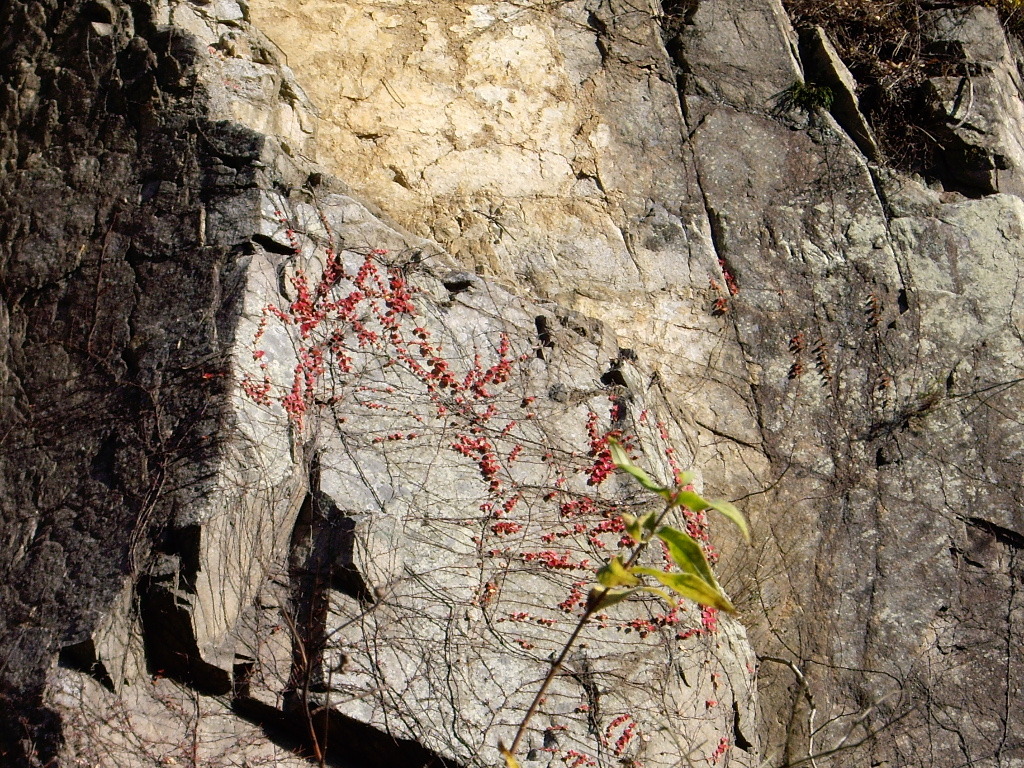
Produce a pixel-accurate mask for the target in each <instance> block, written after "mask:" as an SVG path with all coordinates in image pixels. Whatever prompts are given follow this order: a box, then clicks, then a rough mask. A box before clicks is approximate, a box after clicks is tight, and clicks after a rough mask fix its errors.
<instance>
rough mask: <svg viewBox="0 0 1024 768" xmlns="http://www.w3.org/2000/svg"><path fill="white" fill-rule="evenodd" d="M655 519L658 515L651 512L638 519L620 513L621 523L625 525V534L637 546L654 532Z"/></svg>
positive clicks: (627, 513)
mask: <svg viewBox="0 0 1024 768" xmlns="http://www.w3.org/2000/svg"><path fill="white" fill-rule="evenodd" d="M657 519H658V513H657V512H655V511H653V510H652V511H650V512H648V513H647V514H645V515H644V516H643V517H639V518H638V517H636V516H635V515H631V514H629V512H623V513H622V522H623V523H625V528H626V533H627V534H628V535H629V537H630V538H631V539H633V541H634V542H636V543H637V544H639V543H640V542H641V541H643V540H644V539H646V538H647V535H649V534H651V533H653V532H654V524H655V522H656V521H657ZM645 534H647V535H645Z"/></svg>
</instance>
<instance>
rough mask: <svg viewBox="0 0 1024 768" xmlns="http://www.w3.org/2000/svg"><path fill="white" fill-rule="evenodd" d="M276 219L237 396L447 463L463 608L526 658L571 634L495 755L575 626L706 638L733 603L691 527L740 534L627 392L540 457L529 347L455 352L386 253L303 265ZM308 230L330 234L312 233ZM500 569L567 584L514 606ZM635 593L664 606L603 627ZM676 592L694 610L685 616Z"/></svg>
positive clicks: (542, 442)
mask: <svg viewBox="0 0 1024 768" xmlns="http://www.w3.org/2000/svg"><path fill="white" fill-rule="evenodd" d="M276 215H277V216H278V217H279V220H280V222H281V226H282V229H283V231H284V233H285V237H286V239H287V242H288V243H289V244H290V248H291V251H292V259H291V260H290V261H289V262H288V263H287V264H286V265H284V267H283V268H284V269H285V270H286V271H287V278H286V281H285V284H286V286H287V288H288V291H287V294H288V295H287V298H286V299H285V301H283V302H278V303H271V304H268V305H266V306H265V307H264V308H263V310H262V312H261V315H260V317H259V319H258V323H257V327H256V331H255V333H254V335H253V338H252V346H251V354H252V360H253V367H252V370H251V371H250V372H249V373H247V374H245V375H244V377H243V379H242V382H241V386H242V388H243V390H244V392H245V393H246V395H247V396H248V398H249V399H250V400H251V401H253V402H254V403H257V404H259V405H260V406H263V407H267V408H280V409H281V411H283V413H284V414H285V415H286V416H287V419H288V422H289V423H290V424H291V427H292V429H293V431H294V433H295V434H296V436H297V438H298V439H300V440H308V439H310V436H311V435H313V434H314V433H315V432H316V430H317V429H318V428H319V426H320V425H322V424H325V423H326V424H331V425H333V427H334V428H336V429H341V430H345V429H348V428H350V427H351V428H352V430H353V431H355V432H358V433H359V434H360V435H361V436H362V439H363V440H364V441H365V442H367V443H368V444H369V445H371V446H376V447H377V449H378V450H382V451H387V450H391V447H394V448H402V449H403V450H409V449H414V448H415V447H417V446H419V447H420V448H421V449H422V450H423V452H424V453H427V452H430V453H434V452H437V451H442V452H446V453H447V454H448V456H449V460H450V462H451V463H454V464H457V465H459V466H461V467H462V468H463V472H465V473H466V475H467V476H469V477H473V478H475V482H476V483H477V484H478V485H479V487H480V488H481V492H480V493H479V495H478V496H477V498H476V500H475V501H474V502H473V506H472V507H467V506H466V505H465V504H464V503H460V504H452V505H451V507H450V508H447V509H445V514H446V515H447V516H449V517H450V519H451V520H453V521H455V522H457V523H459V524H461V525H463V526H464V527H465V528H466V529H467V530H469V531H471V532H472V534H473V535H472V542H473V544H474V545H475V547H476V550H477V555H478V584H479V586H478V588H477V589H476V590H475V594H474V596H473V598H472V600H471V604H472V605H473V606H474V607H476V608H478V609H480V610H483V611H485V613H486V615H487V616H488V617H489V621H491V622H492V624H493V626H494V627H496V628H499V631H500V632H501V633H502V634H503V635H504V637H505V638H506V640H507V641H508V642H509V643H511V644H512V645H513V646H514V647H516V648H518V649H519V651H521V652H524V653H529V652H532V651H534V649H535V648H536V644H537V642H538V641H539V636H538V632H540V633H541V634H543V633H544V632H546V631H550V630H551V629H552V628H555V627H557V626H559V625H562V624H564V625H565V627H566V628H565V630H564V631H565V632H567V633H568V636H569V639H568V641H567V642H566V644H565V645H564V646H563V649H562V652H561V656H560V657H559V659H558V660H557V661H556V662H555V663H553V664H552V665H551V666H550V669H549V673H548V675H547V677H546V679H545V681H544V683H543V685H542V686H541V688H540V690H539V691H538V692H537V694H536V697H535V699H534V701H533V703H532V704H531V706H530V708H529V709H528V711H527V714H526V716H525V717H524V719H523V721H522V723H521V724H520V726H519V729H518V731H517V733H516V735H515V737H514V742H513V744H512V747H511V748H510V749H509V750H506V752H505V754H506V757H507V759H508V760H509V761H511V762H514V760H515V757H514V754H515V752H516V750H517V748H518V747H519V745H520V742H521V741H522V739H523V736H524V735H525V733H526V731H527V729H528V726H529V724H530V721H531V718H532V716H533V714H534V713H535V712H536V711H537V708H538V707H539V706H540V704H541V702H542V700H543V698H544V693H545V691H546V689H547V687H548V686H549V685H550V683H551V682H552V680H553V679H554V676H555V675H556V674H557V672H558V670H559V668H560V666H561V663H562V661H563V660H564V658H565V656H566V654H567V653H568V652H569V651H570V649H571V648H572V647H573V644H574V643H575V641H576V639H577V638H578V636H579V634H580V631H581V630H582V629H583V627H584V626H586V625H588V624H591V623H592V624H593V625H594V626H596V627H598V628H599V629H602V630H607V631H611V632H617V633H624V634H632V633H635V634H636V636H637V637H638V638H640V639H643V638H646V637H647V636H648V635H650V634H652V633H656V632H659V631H663V630H671V631H673V636H674V638H675V640H676V641H677V642H682V641H686V640H689V639H691V638H694V637H696V636H699V635H701V634H711V633H714V632H715V631H717V627H718V618H717V612H718V611H720V610H725V611H732V610H733V608H732V604H731V602H730V601H729V599H728V598H727V597H726V596H725V594H724V592H723V591H722V589H721V587H720V586H719V585H718V582H717V581H716V579H715V577H714V575H713V572H712V570H711V566H712V564H713V562H714V561H715V559H716V557H717V556H716V554H715V552H714V549H713V548H712V547H711V545H710V542H709V541H708V535H707V520H706V517H705V515H706V512H707V511H708V510H710V509H716V510H718V511H719V512H722V513H723V514H725V515H726V516H727V517H729V518H730V519H732V520H733V521H734V522H735V523H736V524H737V525H739V526H740V528H741V530H742V531H743V532H744V534H745V533H746V527H745V522H744V520H743V518H742V516H741V515H740V514H739V512H738V511H737V510H735V508H734V507H732V506H731V505H730V504H728V503H727V502H708V501H705V500H704V499H703V498H702V497H700V496H699V495H698V494H697V493H696V492H695V491H694V489H693V486H692V481H693V476H692V475H689V474H688V473H685V472H683V471H682V468H681V467H680V466H679V465H678V461H677V458H676V455H675V451H674V449H673V448H672V447H671V446H670V445H669V439H668V438H669V433H668V429H667V427H666V425H665V424H664V423H662V422H660V421H658V420H657V419H655V418H654V417H653V416H652V415H651V414H649V413H648V412H646V411H641V412H640V413H639V414H637V415H636V416H635V417H631V416H630V414H629V398H628V396H627V393H625V392H623V391H619V390H616V389H614V388H613V389H609V390H607V391H605V392H604V393H603V394H602V395H601V396H600V397H599V398H598V399H602V398H603V399H604V400H605V402H606V403H607V406H606V409H605V410H604V411H603V412H602V411H601V410H598V409H595V408H594V407H593V406H592V405H590V404H588V405H587V406H586V408H585V413H584V414H582V415H583V416H584V418H583V421H584V433H583V434H582V435H581V438H582V439H581V442H580V444H579V446H578V447H577V446H565V445H559V446H557V447H556V446H555V445H553V444H552V441H551V440H550V439H549V438H548V436H547V433H546V431H545V430H546V426H545V417H544V414H543V413H541V407H540V406H541V404H540V403H538V402H537V398H536V396H535V395H532V394H529V389H528V387H527V386H526V385H525V382H526V381H527V380H528V378H529V369H530V366H531V365H532V364H534V363H535V361H537V359H538V357H541V356H542V355H543V354H544V350H543V349H542V348H541V345H539V344H538V345H537V346H529V347H527V348H524V349H516V348H514V345H513V342H512V339H511V337H510V336H509V335H508V334H507V333H502V332H499V333H497V334H493V335H492V334H475V335H473V336H472V337H471V341H470V344H471V348H470V349H469V350H468V351H467V349H466V347H467V343H466V341H465V340H464V339H463V340H460V339H458V338H456V337H455V335H454V334H452V333H451V331H450V329H448V328H446V327H445V324H444V322H443V318H438V317H432V316H431V315H430V313H425V312H424V311H422V309H421V306H420V305H421V303H422V302H421V301H420V295H421V293H422V292H423V291H424V288H423V287H422V286H420V285H417V283H416V279H415V274H414V273H411V272H410V271H409V270H406V269H403V268H400V267H398V266H397V265H396V264H395V263H394V262H389V254H388V253H387V252H386V251H384V250H369V251H366V252H362V253H357V252H355V251H353V250H346V249H342V248H338V247H336V246H334V245H332V244H327V245H324V246H323V247H322V248H320V249H319V250H318V251H317V256H316V258H315V259H310V258H309V256H308V249H307V251H305V253H306V254H307V255H305V256H304V255H303V254H304V250H303V242H302V239H301V238H300V236H299V234H298V233H296V232H295V231H294V230H293V229H292V228H291V225H290V224H289V221H288V217H287V216H286V215H285V214H284V213H283V212H282V211H278V212H276ZM321 223H322V225H323V227H324V228H325V229H326V230H327V231H328V233H329V232H330V228H329V225H328V223H327V221H326V220H322V222H321ZM303 263H305V264H306V265H307V266H306V268H302V267H301V266H300V265H301V264H303ZM730 291H732V292H735V291H734V290H733V289H732V286H730ZM272 326H275V327H276V328H275V331H278V332H279V331H281V330H284V331H286V332H287V333H288V335H289V336H290V338H291V344H292V346H293V354H294V365H293V367H292V369H291V371H290V373H289V374H288V376H287V379H286V381H285V382H284V383H282V382H281V375H280V371H279V370H277V369H274V367H273V364H274V362H275V361H273V360H272V359H271V358H272V357H273V353H272V352H271V350H270V345H267V344H266V343H265V336H266V334H267V332H268V330H269V329H270V328H271V327H272ZM593 401H594V399H593V398H591V402H593ZM357 423H358V424H357ZM638 428H639V429H642V430H647V431H649V432H651V433H653V434H654V435H655V436H656V438H657V442H658V444H660V445H661V446H662V448H661V450H662V451H663V458H664V460H665V463H666V464H667V467H668V469H669V471H670V472H671V473H672V476H673V478H674V479H673V482H672V483H670V484H668V485H664V486H663V485H661V484H659V483H658V482H656V481H654V480H652V479H651V478H650V477H649V476H648V475H647V474H646V473H645V472H644V471H643V470H641V469H639V468H638V467H636V466H635V465H634V464H633V463H632V459H631V458H630V455H631V453H633V452H634V451H636V450H637V449H638V446H639V439H638V437H637V435H636V434H635V430H636V429H638ZM617 468H618V469H621V470H623V471H625V472H626V473H628V474H629V475H632V477H633V478H634V479H635V481H636V482H637V483H639V484H640V486H641V489H642V490H643V491H646V492H647V493H649V494H651V495H652V498H660V500H661V501H662V506H661V508H660V509H659V510H650V509H648V506H649V504H648V499H646V498H643V497H642V495H638V494H636V493H632V492H630V493H623V488H622V486H621V485H620V484H619V483H618V482H615V483H610V481H611V480H612V479H613V478H614V477H615V475H616V469H617ZM676 516H679V519H680V521H681V525H678V526H676V525H675V517H676ZM538 545H539V546H538ZM512 572H521V573H525V574H533V575H535V576H536V577H541V578H544V579H547V580H551V581H553V582H555V583H560V584H567V587H566V593H565V595H564V598H563V599H562V600H561V601H559V602H557V603H556V604H554V605H549V606H537V607H536V608H533V607H531V608H530V609H529V610H524V608H526V607H527V606H524V605H522V604H521V603H520V602H517V600H516V599H515V598H514V597H510V596H508V595H505V594H503V584H504V581H505V578H506V576H507V575H508V574H509V573H512ZM642 593H645V594H650V595H654V596H656V597H657V598H658V599H659V600H660V601H661V604H662V608H661V609H660V610H653V609H650V608H648V609H647V610H645V611H644V612H643V615H636V612H635V611H634V612H632V615H630V612H625V614H624V615H623V616H621V617H620V618H616V613H617V610H611V609H613V607H614V606H615V605H616V604H617V603H620V602H623V601H624V600H626V599H628V598H631V597H633V596H636V595H639V594H642ZM679 597H683V598H688V599H691V600H694V601H696V602H697V603H698V604H699V605H700V606H702V607H701V609H700V612H699V618H698V620H697V621H696V622H694V621H693V620H692V619H691V618H690V616H689V614H687V613H686V611H685V609H684V607H683V606H682V605H681V604H679V603H678V602H677V598H679ZM645 605H648V606H650V605H651V604H650V603H645ZM581 706H583V707H584V708H583V709H579V708H578V709H577V710H576V713H577V714H579V715H585V716H587V717H588V718H592V717H596V713H594V712H591V711H588V710H589V705H581ZM709 708H710V707H709ZM603 716H604V717H605V722H604V724H603V725H601V726H600V728H599V730H597V731H596V735H597V736H598V737H599V738H598V742H599V744H598V746H599V748H600V750H601V751H603V752H607V753H609V754H611V755H614V756H615V757H616V758H617V759H626V758H627V757H628V758H629V759H630V761H632V762H634V763H636V762H638V761H637V759H636V755H637V754H638V753H639V752H638V751H637V750H639V745H640V744H641V742H642V739H641V738H640V736H642V732H641V724H640V723H639V722H638V721H636V720H635V719H633V717H632V715H630V714H628V713H603ZM560 727H561V726H558V725H551V726H549V727H548V731H551V732H550V733H549V732H548V731H545V737H544V742H545V747H544V749H545V750H548V751H551V752H553V753H554V754H555V755H556V756H557V757H559V758H560V759H561V760H562V761H563V762H564V763H565V764H566V765H567V766H569V767H570V768H581V767H582V766H588V765H595V764H596V761H595V758H594V756H593V755H591V754H590V753H588V752H586V751H584V750H582V749H577V748H575V747H574V746H573V747H570V746H566V747H557V746H550V747H549V746H547V744H548V743H551V744H554V743H556V741H557V739H556V736H557V733H556V732H557V730H558V729H559V728H560ZM552 729H555V730H552ZM592 730H593V729H592Z"/></svg>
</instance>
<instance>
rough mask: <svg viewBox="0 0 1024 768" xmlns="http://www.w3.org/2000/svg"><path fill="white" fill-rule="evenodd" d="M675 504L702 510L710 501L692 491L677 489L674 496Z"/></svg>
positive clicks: (693, 509)
mask: <svg viewBox="0 0 1024 768" xmlns="http://www.w3.org/2000/svg"><path fill="white" fill-rule="evenodd" d="M675 503H676V506H683V507H686V508H687V509H689V510H692V511H694V512H703V511H704V510H705V509H708V508H710V507H711V502H710V501H708V500H707V499H705V498H704V497H703V496H701V495H700V494H698V493H694V492H693V491H679V492H678V493H676V498H675Z"/></svg>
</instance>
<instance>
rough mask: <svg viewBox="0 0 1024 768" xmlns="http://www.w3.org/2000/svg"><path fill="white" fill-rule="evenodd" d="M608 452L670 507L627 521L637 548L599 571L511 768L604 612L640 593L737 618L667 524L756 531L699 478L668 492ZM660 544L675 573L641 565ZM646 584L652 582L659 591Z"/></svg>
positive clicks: (509, 760)
mask: <svg viewBox="0 0 1024 768" xmlns="http://www.w3.org/2000/svg"><path fill="white" fill-rule="evenodd" d="M608 447H609V449H610V451H611V458H612V462H613V463H614V465H615V466H616V467H618V468H619V469H621V470H622V471H624V472H626V473H627V474H629V475H631V476H632V477H633V478H634V479H635V480H636V482H637V483H638V484H639V485H640V487H641V488H643V489H644V490H646V491H649V492H651V493H653V494H655V495H657V496H660V497H661V499H662V500H663V501H664V506H662V507H661V509H655V510H651V511H650V512H647V513H646V514H644V515H642V516H640V517H637V516H635V515H631V514H628V513H627V514H623V515H622V521H623V523H624V526H625V532H626V534H627V535H628V537H629V538H630V539H631V540H632V542H633V549H632V552H631V553H630V555H629V557H628V558H626V559H623V556H622V555H616V556H614V557H613V558H611V559H610V560H609V561H608V562H607V563H605V565H604V566H603V567H602V568H601V569H600V570H598V571H597V584H595V585H594V586H593V587H592V588H591V589H590V593H589V594H588V596H587V602H586V608H585V610H584V612H583V614H582V615H581V616H580V619H579V621H578V622H577V624H576V627H575V629H573V631H572V632H571V633H570V635H569V638H568V639H567V640H566V641H565V644H564V645H563V646H562V649H561V651H560V652H559V653H558V655H557V656H556V657H555V658H554V659H553V660H552V661H551V666H550V668H549V669H548V673H547V675H546V676H545V677H544V680H543V682H542V683H541V685H540V688H539V689H538V691H537V694H536V695H535V696H534V698H533V701H532V702H531V703H530V706H529V707H528V708H527V710H526V714H525V715H524V716H523V719H522V722H520V724H519V727H518V729H517V730H516V734H515V737H514V738H513V740H512V744H511V746H507V747H506V746H505V745H504V744H499V749H500V750H501V753H502V755H503V757H504V759H505V765H506V766H507V768H519V761H518V759H517V758H516V756H515V755H516V752H517V750H518V749H519V746H520V744H521V742H522V740H523V736H524V735H525V734H526V730H527V728H528V726H529V724H530V721H531V720H532V719H533V716H534V715H535V714H536V713H537V709H538V707H539V706H540V703H541V701H542V700H543V699H544V695H545V693H547V690H548V688H549V687H550V685H551V683H552V681H553V680H554V679H555V676H556V675H557V674H558V671H559V670H560V669H561V667H562V664H563V663H564V662H565V659H566V657H567V656H568V655H569V652H570V651H571V649H572V648H573V646H574V645H575V644H576V641H577V639H578V638H579V636H580V633H581V632H582V631H583V628H584V627H585V626H586V625H587V623H588V622H589V621H590V619H591V618H592V617H593V616H594V615H595V614H597V613H598V612H599V611H602V610H604V609H605V608H608V607H610V606H613V605H615V604H617V603H620V602H622V601H624V600H627V599H629V598H630V597H632V596H634V595H636V594H638V593H641V592H648V593H651V594H654V595H656V596H658V597H659V598H661V599H662V600H664V601H665V602H666V603H668V604H669V605H670V606H673V607H674V606H675V603H676V597H675V595H678V596H680V597H683V598H686V599H689V600H692V601H694V602H695V603H698V604H699V605H703V606H708V607H711V608H715V609H718V610H723V611H726V612H728V613H735V612H736V609H735V607H734V606H733V604H732V602H731V601H730V600H729V597H728V596H727V595H726V594H725V592H724V590H723V589H722V587H721V585H719V583H718V580H717V579H716V578H715V574H714V573H713V571H712V570H711V565H710V564H709V563H708V559H707V557H706V556H705V554H704V550H703V549H702V547H701V545H700V544H699V543H698V542H697V540H696V539H694V538H693V537H692V536H690V535H689V534H687V533H685V532H683V531H681V530H679V529H677V528H673V527H671V526H670V525H666V524H665V521H666V520H667V519H668V517H669V515H670V513H671V512H672V511H673V510H675V509H677V508H680V507H683V508H686V509H688V510H690V511H691V512H698V513H699V512H704V511H705V510H709V509H713V510H715V511H717V512H719V513H720V514H722V515H723V516H725V517H726V518H728V519H729V520H731V521H732V522H733V523H734V524H735V525H736V527H737V528H739V530H740V533H741V534H742V536H743V538H744V540H746V541H747V542H749V541H750V531H749V529H748V527H747V521H746V519H745V518H744V516H743V514H742V513H741V512H740V511H739V510H738V509H737V508H736V507H735V506H734V505H733V504H731V503H730V502H728V501H721V500H719V501H709V500H707V499H705V498H704V497H702V496H701V495H699V494H698V493H696V492H695V491H694V490H693V485H692V482H693V475H692V474H691V473H689V472H681V473H679V474H678V475H677V476H676V478H675V484H674V485H673V486H672V487H667V486H663V485H661V484H659V483H658V482H656V481H655V480H653V479H652V478H651V477H650V475H648V474H647V473H646V472H645V471H644V470H643V469H641V468H640V467H638V466H636V465H635V464H634V463H633V462H632V460H631V459H630V457H629V454H628V452H627V451H626V447H625V446H624V445H623V444H622V443H620V442H619V441H618V440H616V439H615V438H609V439H608ZM655 541H660V542H661V543H662V544H663V545H664V546H665V549H666V550H667V552H668V555H669V557H670V559H671V561H672V564H673V566H674V567H673V568H669V569H660V568H651V567H648V566H645V565H641V564H640V559H641V556H642V555H643V553H644V552H645V551H646V550H647V548H648V547H649V546H650V545H651V544H652V543H653V542H655ZM645 579H652V580H653V581H654V582H655V583H656V584H657V586H654V585H653V584H651V583H650V582H649V581H645Z"/></svg>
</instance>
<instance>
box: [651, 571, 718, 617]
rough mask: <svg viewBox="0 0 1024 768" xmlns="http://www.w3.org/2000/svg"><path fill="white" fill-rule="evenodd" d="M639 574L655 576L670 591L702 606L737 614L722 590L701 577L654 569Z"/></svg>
mask: <svg viewBox="0 0 1024 768" xmlns="http://www.w3.org/2000/svg"><path fill="white" fill-rule="evenodd" d="M636 572H637V573H642V574H644V575H647V576H653V577H654V578H656V579H657V580H658V581H660V582H661V583H662V584H664V585H665V586H666V587H668V588H669V589H672V590H674V591H675V592H678V593H679V594H680V595H682V596H683V597H685V598H688V599H690V600H693V601H694V602H695V603H699V604H700V605H709V606H711V607H712V608H718V609H719V610H722V611H727V612H728V613H736V608H735V607H734V606H733V604H732V603H731V602H730V601H729V598H728V597H726V596H725V593H724V592H723V591H722V588H721V587H719V586H718V584H717V583H715V584H713V585H712V584H708V583H707V582H705V581H703V580H702V579H701V578H700V577H698V576H695V575H693V574H692V573H667V572H665V571H658V570H655V569H654V568H637V569H636Z"/></svg>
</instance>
